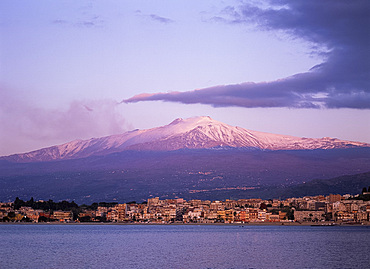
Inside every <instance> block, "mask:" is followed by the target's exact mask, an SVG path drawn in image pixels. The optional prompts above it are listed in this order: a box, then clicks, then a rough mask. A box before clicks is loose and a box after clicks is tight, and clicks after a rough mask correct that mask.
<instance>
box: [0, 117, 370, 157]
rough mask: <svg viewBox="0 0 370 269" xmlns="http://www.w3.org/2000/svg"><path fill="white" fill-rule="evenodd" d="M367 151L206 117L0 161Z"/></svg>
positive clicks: (329, 140)
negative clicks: (193, 152)
mask: <svg viewBox="0 0 370 269" xmlns="http://www.w3.org/2000/svg"><path fill="white" fill-rule="evenodd" d="M362 147H370V144H367V143H361V142H352V141H344V140H339V139H336V138H329V137H324V138H318V139H316V138H301V137H294V136H288V135H277V134H270V133H263V132H257V131H252V130H247V129H244V128H241V127H234V126H230V125H227V124H225V123H222V122H219V121H216V120H213V119H212V118H210V117H204V116H203V117H194V118H188V119H181V118H179V119H176V120H174V121H173V122H171V123H170V124H168V125H165V126H162V127H157V128H152V129H147V130H133V131H130V132H126V133H123V134H118V135H111V136H106V137H102V138H91V139H88V140H75V141H72V142H69V143H65V144H62V145H58V146H52V147H48V148H43V149H40V150H36V151H32V152H28V153H23V154H14V155H10V156H4V157H1V158H0V160H7V161H11V162H40V161H41V162H42V161H53V160H68V159H78V158H86V157H90V156H104V155H108V154H112V153H117V152H123V151H174V150H180V149H209V148H249V149H259V150H272V151H275V150H314V149H347V148H362Z"/></svg>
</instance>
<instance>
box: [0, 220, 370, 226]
mask: <svg viewBox="0 0 370 269" xmlns="http://www.w3.org/2000/svg"><path fill="white" fill-rule="evenodd" d="M0 225H87V226H89V225H131V226H153V225H164V226H181V225H183V226H204V225H205V226H207V225H208V226H241V227H246V226H314V227H351V226H356V227H359V226H363V227H370V221H366V222H362V223H351V222H348V223H346V222H341V223H336V222H301V223H300V222H248V223H154V222H153V223H127V222H37V223H36V222H0Z"/></svg>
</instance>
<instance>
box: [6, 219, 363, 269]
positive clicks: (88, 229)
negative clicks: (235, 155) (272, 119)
mask: <svg viewBox="0 0 370 269" xmlns="http://www.w3.org/2000/svg"><path fill="white" fill-rule="evenodd" d="M0 240H1V252H0V268H367V266H368V265H369V253H370V244H369V240H370V228H368V227H308V226H305V227H299V226H289V227H288V226H244V227H241V226H227V225H220V226H217V225H148V226H145V225H0Z"/></svg>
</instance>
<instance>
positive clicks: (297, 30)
mask: <svg viewBox="0 0 370 269" xmlns="http://www.w3.org/2000/svg"><path fill="white" fill-rule="evenodd" d="M270 5H271V6H272V7H273V8H261V7H257V6H253V5H252V4H243V5H241V6H237V7H231V6H229V7H227V8H225V10H224V11H223V12H222V15H223V17H222V16H218V17H215V18H214V20H216V21H218V22H223V23H228V24H238V25H243V24H246V25H247V24H248V25H250V24H253V25H256V26H257V27H258V28H259V29H261V30H264V31H274V30H277V31H284V32H285V33H287V34H289V35H290V36H292V37H294V38H299V39H304V40H307V41H308V42H311V43H312V44H316V46H317V47H319V48H324V50H325V52H323V50H316V51H313V52H314V53H322V54H323V55H324V56H325V58H326V60H325V62H324V63H322V64H320V65H317V66H315V67H313V68H312V69H311V70H309V71H307V72H305V73H300V74H295V75H293V76H290V77H286V78H283V79H280V80H276V81H269V82H263V83H253V82H245V83H240V84H233V85H219V86H214V87H209V88H204V89H197V90H190V91H186V92H168V93H162V92H160V93H152V94H139V95H136V96H134V97H131V98H129V99H125V100H123V102H125V103H131V102H140V101H168V102H179V103H184V104H196V103H199V104H208V105H212V106H215V107H219V106H240V107H294V108H322V107H325V108H357V109H369V108H370V50H369V48H370V34H369V29H370V1H368V0H358V1H347V0H330V1H322V0H310V1H307V0H280V1H271V3H270ZM225 14H226V15H225ZM281 68H284V63H282V66H281Z"/></svg>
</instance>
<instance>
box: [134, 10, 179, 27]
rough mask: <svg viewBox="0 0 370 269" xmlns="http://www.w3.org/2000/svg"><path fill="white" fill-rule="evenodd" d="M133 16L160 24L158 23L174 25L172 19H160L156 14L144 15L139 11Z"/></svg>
mask: <svg viewBox="0 0 370 269" xmlns="http://www.w3.org/2000/svg"><path fill="white" fill-rule="evenodd" d="M135 14H136V15H138V16H143V17H147V18H150V19H151V20H153V21H156V22H160V23H163V24H169V23H174V22H175V21H174V20H172V19H169V18H165V17H161V16H158V15H156V14H149V15H145V14H143V13H142V12H141V10H139V9H138V10H136V11H135Z"/></svg>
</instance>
